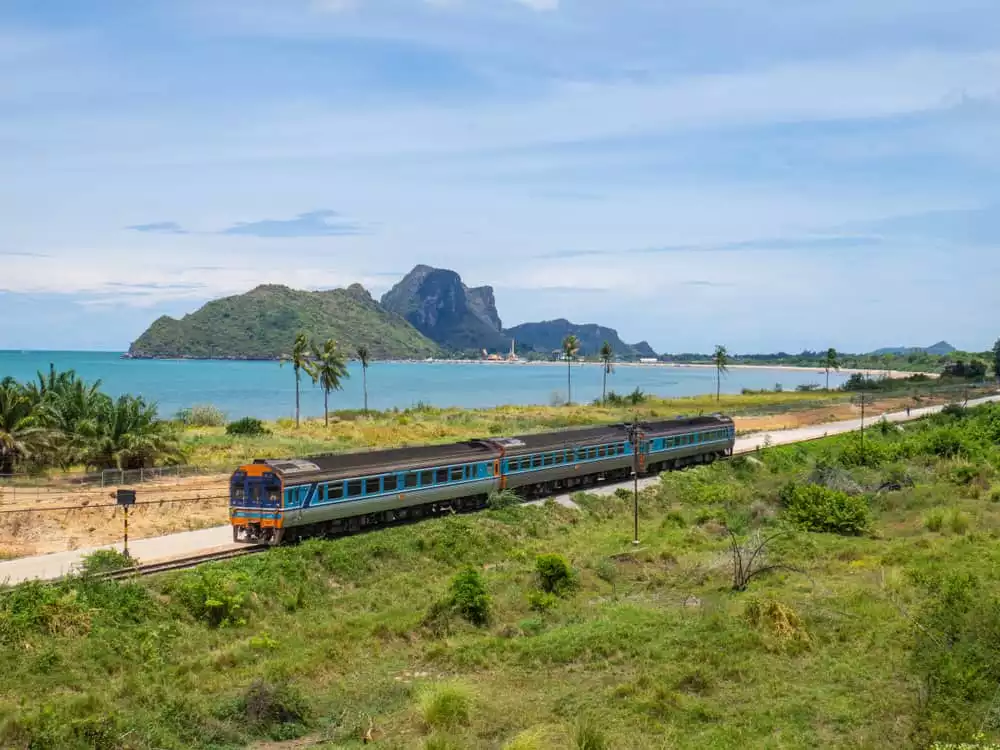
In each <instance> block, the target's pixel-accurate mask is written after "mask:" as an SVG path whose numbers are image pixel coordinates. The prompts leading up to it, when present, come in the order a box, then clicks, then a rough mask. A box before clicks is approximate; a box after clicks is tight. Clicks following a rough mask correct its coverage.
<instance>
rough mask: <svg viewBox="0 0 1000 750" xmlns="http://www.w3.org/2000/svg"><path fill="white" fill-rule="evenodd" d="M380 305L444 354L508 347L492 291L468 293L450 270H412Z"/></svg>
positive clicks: (423, 267) (421, 267)
mask: <svg viewBox="0 0 1000 750" xmlns="http://www.w3.org/2000/svg"><path fill="white" fill-rule="evenodd" d="M381 301H382V307H383V308H385V309H386V310H387V311H389V312H392V313H395V314H397V315H399V316H400V317H402V318H405V319H406V320H407V321H408V322H409V323H410V324H411V325H413V327H414V328H416V329H417V330H418V331H420V332H421V333H422V334H423V335H425V336H426V337H427V338H429V339H431V340H432V341H434V342H436V343H437V344H439V345H440V346H441V347H442V348H444V349H447V350H449V351H453V352H463V351H475V352H478V351H479V350H481V349H487V350H502V349H503V348H504V347H506V346H508V345H509V339H507V337H506V336H504V334H503V332H502V325H501V322H500V315H499V313H498V312H497V308H496V301H495V300H494V297H493V288H492V287H489V286H482V287H476V288H474V289H470V288H468V287H467V286H465V284H463V283H462V279H461V277H460V276H459V275H458V274H457V273H455V272H454V271H450V270H447V269H444V268H432V267H430V266H424V265H419V266H416V267H415V268H414V269H413V270H412V271H410V272H409V273H408V274H406V276H404V277H403V279H402V280H401V281H400V282H399V283H398V284H396V285H395V286H394V287H393V288H392V289H390V290H389V291H388V292H386V293H385V294H384V295H383V296H382V300H381Z"/></svg>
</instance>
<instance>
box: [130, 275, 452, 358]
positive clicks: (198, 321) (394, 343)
mask: <svg viewBox="0 0 1000 750" xmlns="http://www.w3.org/2000/svg"><path fill="white" fill-rule="evenodd" d="M299 331H309V332H310V333H311V334H312V335H314V336H316V337H317V338H318V339H320V340H322V341H325V340H327V339H331V338H332V339H334V340H336V341H337V342H338V343H339V344H340V345H341V346H343V347H345V348H346V350H347V351H353V350H355V349H356V348H357V347H358V346H361V345H365V346H367V347H368V349H369V351H370V352H371V356H372V357H373V358H375V359H423V358H426V357H429V356H434V355H437V354H439V353H440V350H439V348H438V346H437V345H436V344H435V343H434V342H432V341H431V340H430V339H428V338H426V337H425V336H423V335H422V334H421V333H420V332H419V331H417V330H416V329H415V328H414V327H413V326H411V325H410V324H409V323H407V322H406V321H405V320H404V319H403V318H401V317H400V316H398V315H396V314H394V313H391V312H388V311H387V310H385V309H383V308H382V307H381V306H380V305H379V304H378V303H377V302H375V300H373V299H372V298H371V297H370V296H369V295H368V292H366V291H365V290H364V289H363V288H362V287H361V286H359V285H357V284H355V285H353V286H351V287H350V288H348V289H332V290H329V291H322V292H305V291H299V290H295V289H289V288H288V287H285V286H277V285H268V286H260V287H257V288H256V289H254V290H253V291H250V292H247V293H246V294H241V295H238V296H234V297H226V298H225V299H220V300H215V301H213V302H209V303H208V304H206V305H204V306H203V307H202V308H201V309H199V310H198V311H196V312H194V313H191V314H190V315H185V316H184V317H183V318H181V319H180V320H175V319H173V318H169V317H161V318H159V319H158V320H157V321H155V322H154V323H153V324H152V326H150V327H149V329H148V330H147V331H146V332H145V333H143V334H142V335H141V336H140V337H139V338H138V339H137V340H136V341H135V342H134V343H133V344H132V346H131V348H130V350H129V352H130V354H131V356H135V357H195V358H209V359H212V358H214V359H279V358H281V357H282V356H286V355H288V354H290V349H291V345H292V342H293V341H294V339H295V335H296V334H297V333H298V332H299Z"/></svg>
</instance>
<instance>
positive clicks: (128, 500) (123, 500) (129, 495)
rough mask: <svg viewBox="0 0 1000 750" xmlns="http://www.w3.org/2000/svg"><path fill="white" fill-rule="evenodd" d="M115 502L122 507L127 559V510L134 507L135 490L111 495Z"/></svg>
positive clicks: (121, 491) (120, 491)
mask: <svg viewBox="0 0 1000 750" xmlns="http://www.w3.org/2000/svg"><path fill="white" fill-rule="evenodd" d="M113 497H114V498H115V502H116V503H118V505H120V506H121V507H122V513H124V516H125V548H124V553H125V557H128V556H129V554H128V509H129V507H130V506H132V505H135V490H118V491H116V492H115V494H114V495H113Z"/></svg>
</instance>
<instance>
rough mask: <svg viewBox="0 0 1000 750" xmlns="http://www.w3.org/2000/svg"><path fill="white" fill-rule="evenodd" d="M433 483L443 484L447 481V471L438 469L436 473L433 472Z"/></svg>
mask: <svg viewBox="0 0 1000 750" xmlns="http://www.w3.org/2000/svg"><path fill="white" fill-rule="evenodd" d="M434 481H435V482H436V483H437V484H445V483H446V482H447V481H448V470H447V469H438V470H437V471H436V472H434Z"/></svg>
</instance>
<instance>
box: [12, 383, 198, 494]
mask: <svg viewBox="0 0 1000 750" xmlns="http://www.w3.org/2000/svg"><path fill="white" fill-rule="evenodd" d="M100 386H101V383H100V381H97V382H96V383H87V382H85V381H83V380H81V379H80V378H79V377H77V375H76V373H75V372H73V371H72V370H69V371H66V372H57V371H56V370H55V369H54V368H52V369H50V371H49V373H48V374H43V373H38V378H37V380H35V381H31V382H28V383H19V382H17V381H15V380H14V379H13V378H5V379H4V380H3V381H0V475H3V474H12V473H14V472H23V471H37V470H40V469H46V468H50V467H61V468H68V467H70V466H80V465H82V466H86V467H90V468H95V469H110V468H118V469H138V468H143V467H148V466H152V465H153V464H155V463H162V462H173V461H178V460H180V458H181V455H182V453H181V451H180V448H179V442H178V439H177V435H176V433H175V431H174V429H173V427H172V425H170V424H169V423H167V422H164V421H162V420H160V419H159V418H158V417H157V413H156V406H155V405H154V404H149V403H147V402H146V401H145V400H144V399H143V398H142V397H139V396H130V395H123V396H119V397H118V398H117V399H112V398H111V397H110V396H108V395H107V394H105V393H102V392H101V390H100ZM192 414H193V410H192V411H189V412H188V413H187V414H186V415H185V416H186V417H189V418H190V417H191V416H192Z"/></svg>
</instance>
